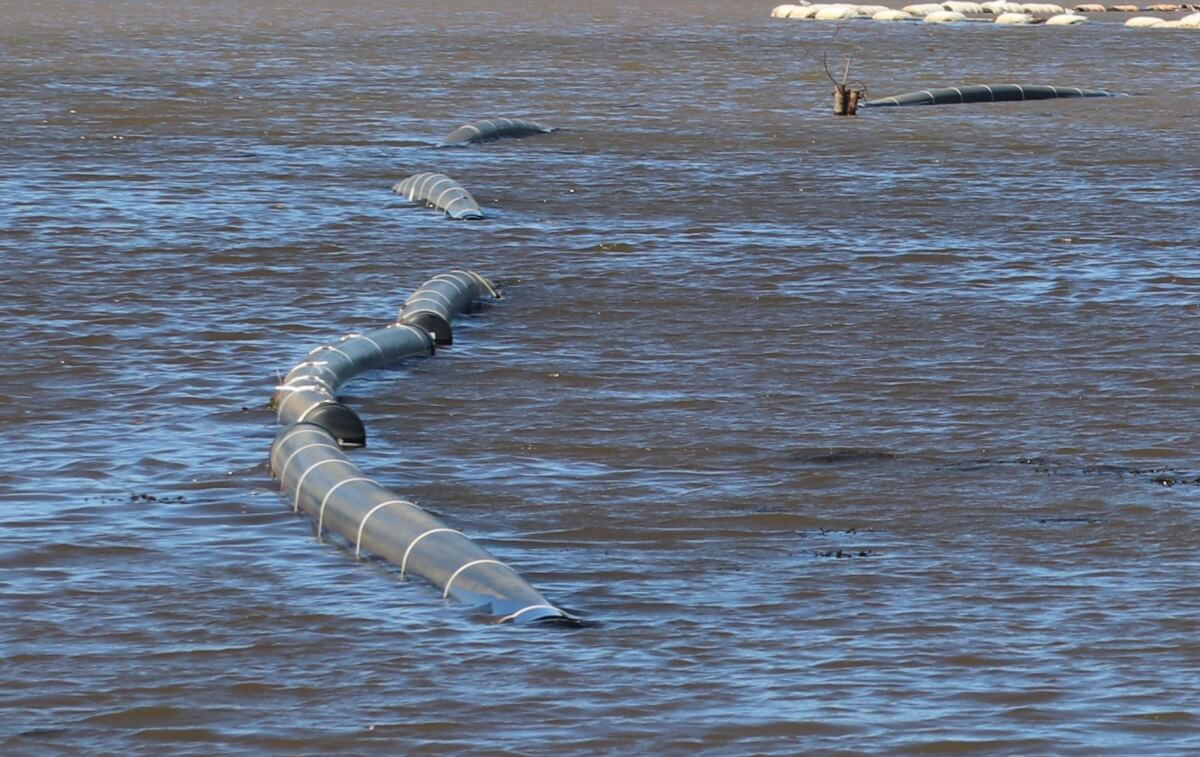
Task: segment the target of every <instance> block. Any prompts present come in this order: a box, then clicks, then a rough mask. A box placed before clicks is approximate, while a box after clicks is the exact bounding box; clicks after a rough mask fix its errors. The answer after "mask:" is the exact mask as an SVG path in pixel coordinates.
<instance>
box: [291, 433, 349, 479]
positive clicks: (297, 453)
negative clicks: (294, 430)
mask: <svg viewBox="0 0 1200 757" xmlns="http://www.w3.org/2000/svg"><path fill="white" fill-rule="evenodd" d="M300 430H302V431H304V430H307V429H300ZM288 436H291V434H288ZM284 439H285V440H286V439H287V437H284ZM280 444H282V442H280ZM309 447H328V448H330V449H337V445H336V444H326V443H325V442H313V443H312V444H305V445H304V446H303V447H300V448H299V449H297V450H295V451H293V452H292V454H290V455H288V458H287V460H284V461H283V468H282V469H281V470H280V471H279V483H281V484H283V483H286V478H285V477H286V476H287V469H288V466H289V465H291V464H292V458H293V457H295V456H296V455H299V454H300V453H301V452H303V451H304V450H306V449H308V448H309Z"/></svg>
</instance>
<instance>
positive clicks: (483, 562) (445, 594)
mask: <svg viewBox="0 0 1200 757" xmlns="http://www.w3.org/2000/svg"><path fill="white" fill-rule="evenodd" d="M487 564H494V565H504V563H502V562H500V561H499V560H493V559H490V558H484V559H482V560H472V561H471V562H469V563H467V564H466V565H463V566H462V567H460V568H459V569H458V570H456V571H454V573H452V574H451V575H450V577H449V578H447V579H446V589H445V591H443V592H442V599H445V598H446V597H449V596H450V584H452V583H454V579H456V578H458V574H459V573H462V572H463V571H464V570H466V569H467V568H469V567H471V566H472V565H487ZM504 567H506V568H507V567H508V566H507V565H504Z"/></svg>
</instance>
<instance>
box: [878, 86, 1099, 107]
mask: <svg viewBox="0 0 1200 757" xmlns="http://www.w3.org/2000/svg"><path fill="white" fill-rule="evenodd" d="M1120 96H1121V93H1119V92H1108V91H1106V90H1102V89H1079V88H1078V87H1051V86H1049V85H1046V84H972V85H969V86H965V87H939V88H936V89H923V90H921V91H920V92H909V93H907V94H903V95H895V96H892V97H882V98H880V99H878V100H870V101H868V102H865V103H863V104H862V107H864V108H874V107H884V106H893V105H947V104H953V103H988V102H997V103H998V102H1020V101H1023V100H1050V99H1053V98H1056V97H1120Z"/></svg>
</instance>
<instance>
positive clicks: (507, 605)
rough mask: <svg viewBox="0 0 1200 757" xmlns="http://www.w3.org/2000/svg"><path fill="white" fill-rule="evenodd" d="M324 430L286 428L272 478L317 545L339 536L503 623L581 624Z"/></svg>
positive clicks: (274, 451)
mask: <svg viewBox="0 0 1200 757" xmlns="http://www.w3.org/2000/svg"><path fill="white" fill-rule="evenodd" d="M335 441H336V440H335V439H334V438H333V437H332V436H330V435H329V433H328V432H327V431H325V429H323V428H321V427H319V426H316V425H313V424H311V423H299V424H295V425H292V426H285V427H284V428H282V429H280V430H279V433H278V434H276V436H275V441H274V443H273V444H272V445H271V473H272V474H273V475H274V476H275V477H276V478H277V479H278V480H279V485H280V487H281V488H282V490H283V492H284V493H285V494H286V495H287V496H288V499H289V501H290V502H291V504H292V510H293V511H295V512H299V511H304V512H305V513H306V514H308V515H309V517H311V518H312V519H313V520H314V521H315V522H316V524H317V538H318V539H320V538H321V537H322V535H323V534H325V533H327V532H329V531H333V532H335V533H337V534H339V535H340V536H341V537H342V538H343V539H345V540H346V543H347V544H348V545H351V546H353V547H354V556H355V557H356V558H358V557H361V555H362V554H363V553H369V554H373V555H376V556H378V557H381V558H383V559H384V560H387V561H388V562H390V563H392V564H393V565H396V566H398V567H399V568H400V578H401V579H403V578H405V577H407V576H410V575H414V576H419V577H421V578H423V579H425V580H426V581H428V582H429V583H431V584H433V585H434V586H435V587H436V588H437V589H438V590H439V591H441V593H442V598H443V599H449V598H453V599H455V600H457V601H459V602H462V603H463V604H466V605H468V606H471V607H475V608H478V609H479V610H481V611H482V612H484V613H486V614H488V615H494V616H499V620H498V622H500V623H505V622H512V623H516V624H525V623H533V622H538V621H541V622H555V621H557V622H560V623H569V624H578V622H579V620H578V618H576V617H574V616H573V615H571V614H570V613H567V612H566V611H564V610H561V609H559V608H558V607H555V606H554V605H553V604H551V603H550V602H549V601H548V600H547V599H546V598H545V597H544V596H542V594H541V593H540V592H538V591H537V590H536V589H534V588H533V587H532V586H531V585H530V584H529V583H528V582H526V581H525V579H523V578H521V576H520V575H519V574H518V573H517V572H516V570H514V569H513V568H512V567H510V566H509V565H508V564H506V563H504V562H502V561H500V560H498V559H496V557H495V556H493V555H492V554H490V553H489V552H488V551H487V550H485V549H483V548H482V547H480V546H479V545H477V544H475V543H474V542H473V541H471V540H470V539H469V538H467V537H466V536H465V535H463V534H462V533H461V532H459V531H457V530H455V529H453V528H450V527H449V526H447V525H446V524H445V523H443V522H442V521H441V520H438V519H437V518H435V517H433V516H432V515H430V514H429V513H428V512H426V511H425V510H423V509H422V508H421V507H419V506H418V505H416V504H414V503H412V502H409V501H407V500H405V499H403V498H401V497H398V496H397V495H396V494H395V493H393V492H392V491H390V490H388V489H387V488H385V487H384V486H382V485H381V484H379V483H378V482H377V481H374V480H372V479H370V478H368V477H367V476H365V475H363V472H362V471H361V470H360V469H359V468H358V466H356V465H354V464H353V463H352V462H350V460H349V459H347V457H346V455H345V454H344V453H343V452H342V451H341V449H340V448H339V447H338V445H337V444H336V443H335Z"/></svg>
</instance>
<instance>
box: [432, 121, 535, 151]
mask: <svg viewBox="0 0 1200 757" xmlns="http://www.w3.org/2000/svg"><path fill="white" fill-rule="evenodd" d="M552 131H554V129H550V128H547V127H545V126H542V125H541V124H539V123H537V122H535V121H526V120H525V119H523V118H485V119H483V120H482V121H472V122H471V123H469V124H463V125H462V126H460V127H458V128H457V129H455V130H454V131H452V132H450V133H449V134H447V135H446V137H445V138H444V139H443V140H442V141H441V142H438V144H437V146H438V147H466V146H467V145H471V144H475V143H477V142H488V141H490V140H493V139H500V138H501V137H528V136H530V135H531V134H549V133H550V132H552Z"/></svg>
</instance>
